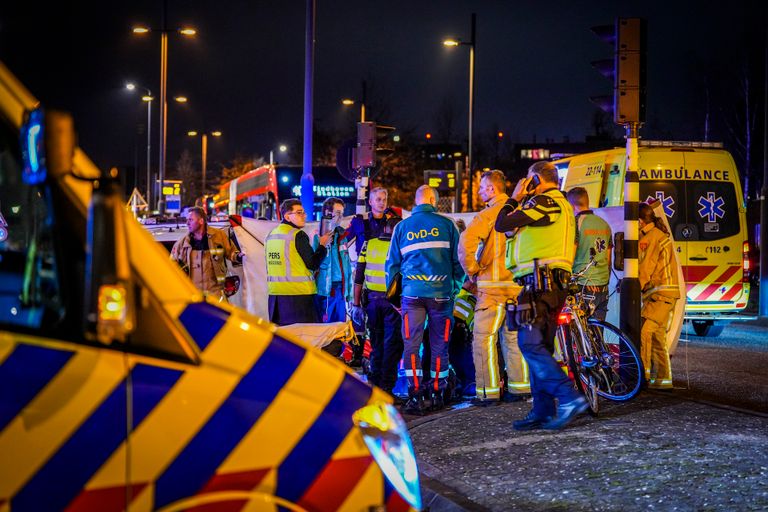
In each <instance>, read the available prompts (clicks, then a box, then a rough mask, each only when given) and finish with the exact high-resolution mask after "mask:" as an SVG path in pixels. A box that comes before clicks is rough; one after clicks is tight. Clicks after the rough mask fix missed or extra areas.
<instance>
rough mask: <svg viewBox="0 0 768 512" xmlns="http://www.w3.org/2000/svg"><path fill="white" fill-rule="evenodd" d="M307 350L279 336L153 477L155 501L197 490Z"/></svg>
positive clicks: (160, 502)
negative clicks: (212, 413) (176, 453)
mask: <svg viewBox="0 0 768 512" xmlns="http://www.w3.org/2000/svg"><path fill="white" fill-rule="evenodd" d="M304 354H306V351H305V350H304V349H303V348H301V347H299V346H298V345H295V344H293V343H291V342H289V341H286V340H284V339H282V338H280V337H278V336H275V337H274V338H273V339H272V342H271V343H270V344H269V346H268V347H267V349H266V350H265V351H264V353H263V354H262V355H261V357H260V358H259V359H258V360H257V361H256V363H255V364H254V365H253V367H251V369H250V370H249V371H248V373H247V374H246V375H245V376H244V377H243V378H242V380H241V381H240V383H239V384H238V385H237V386H236V387H235V388H234V389H233V390H232V392H231V393H230V395H229V396H228V397H227V399H226V400H225V401H224V402H223V403H222V404H221V406H220V407H219V409H218V410H217V411H216V413H215V414H214V415H213V416H212V417H211V418H210V419H209V420H208V422H207V423H206V424H205V426H204V427H203V428H202V429H201V430H200V431H199V432H198V433H197V434H196V435H195V436H194V438H193V439H192V440H191V441H190V442H189V443H188V444H187V445H186V447H185V448H184V450H183V451H182V452H181V453H180V454H179V455H178V457H176V459H175V460H174V461H173V463H171V465H170V466H169V467H168V468H167V469H166V470H165V472H164V473H163V474H162V475H161V476H160V477H159V478H158V479H157V483H156V486H155V505H156V506H158V507H162V506H164V505H167V504H169V503H173V502H174V501H176V500H178V499H181V498H183V497H185V496H191V495H193V494H196V493H197V492H198V491H199V490H200V489H201V488H202V487H203V486H204V485H205V483H206V482H208V481H209V480H210V478H211V477H212V476H213V474H214V473H215V471H216V468H217V467H219V465H220V464H221V463H222V462H223V461H224V459H225V458H226V457H227V456H228V455H229V453H230V452H231V451H232V450H233V449H234V448H235V446H237V444H238V443H239V442H240V440H241V439H242V438H243V436H244V435H245V434H246V433H247V432H248V430H250V428H251V427H252V426H253V424H254V423H255V422H256V421H258V419H259V417H261V415H262V414H263V413H264V411H265V410H266V408H267V407H269V405H270V404H271V402H272V400H274V398H275V396H277V394H278V393H279V392H280V390H281V389H282V387H283V385H284V384H285V383H286V382H287V381H288V379H289V378H290V377H291V375H293V372H294V371H295V370H296V368H297V367H298V366H299V363H300V362H301V360H302V358H303V357H304Z"/></svg>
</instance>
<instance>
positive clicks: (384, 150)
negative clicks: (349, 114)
mask: <svg viewBox="0 0 768 512" xmlns="http://www.w3.org/2000/svg"><path fill="white" fill-rule="evenodd" d="M394 131H395V128H394V127H392V126H382V125H377V124H376V123H374V122H372V121H366V122H362V123H357V148H355V149H356V151H355V157H354V161H355V168H356V169H365V168H368V169H370V168H373V167H376V156H377V155H385V154H389V153H392V152H393V151H394V150H395V146H394V141H393V140H392V137H391V135H392V132H394Z"/></svg>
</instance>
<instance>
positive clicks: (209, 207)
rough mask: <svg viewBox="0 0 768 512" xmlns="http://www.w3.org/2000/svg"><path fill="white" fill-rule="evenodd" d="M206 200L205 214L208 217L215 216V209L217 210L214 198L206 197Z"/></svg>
mask: <svg viewBox="0 0 768 512" xmlns="http://www.w3.org/2000/svg"><path fill="white" fill-rule="evenodd" d="M204 199H205V202H204V204H205V213H207V214H208V215H213V212H214V209H215V206H214V205H215V203H216V200H215V199H214V198H213V196H204Z"/></svg>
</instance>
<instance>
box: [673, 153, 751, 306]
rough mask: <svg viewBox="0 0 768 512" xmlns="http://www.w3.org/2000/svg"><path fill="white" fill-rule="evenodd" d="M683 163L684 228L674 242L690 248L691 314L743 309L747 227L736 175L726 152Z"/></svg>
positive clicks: (687, 156) (690, 155)
mask: <svg viewBox="0 0 768 512" xmlns="http://www.w3.org/2000/svg"><path fill="white" fill-rule="evenodd" d="M684 157H685V168H686V170H687V172H688V175H689V179H688V180H687V181H686V184H687V187H686V223H685V225H684V226H681V227H679V228H678V232H677V233H676V238H677V239H678V240H685V241H686V242H687V243H686V244H685V245H687V249H688V254H687V260H686V262H685V263H684V265H685V267H684V270H685V273H686V281H687V284H688V307H687V312H688V313H703V312H706V313H711V314H715V315H716V314H717V313H721V312H728V311H729V312H734V311H735V310H737V309H743V308H744V307H745V306H746V302H747V300H746V295H747V294H748V291H746V290H745V288H744V283H743V279H742V278H743V269H742V244H743V242H744V241H745V240H746V229H745V228H746V227H745V219H744V217H745V216H744V212H745V210H744V206H743V199H742V194H741V187H740V186H739V179H738V171H737V170H736V166H735V165H734V163H733V159H732V158H731V157H730V155H729V154H728V153H726V152H725V151H718V150H698V151H692V152H686V153H684ZM691 173H693V175H692V176H691Z"/></svg>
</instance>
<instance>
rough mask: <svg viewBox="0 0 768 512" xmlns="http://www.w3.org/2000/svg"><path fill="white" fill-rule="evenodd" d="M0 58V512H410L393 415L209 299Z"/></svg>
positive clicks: (414, 501) (372, 391)
mask: <svg viewBox="0 0 768 512" xmlns="http://www.w3.org/2000/svg"><path fill="white" fill-rule="evenodd" d="M116 183H117V180H116V172H115V171H110V172H100V171H99V170H98V169H97V168H96V167H95V166H94V165H93V163H92V162H91V161H90V160H89V159H88V158H87V157H86V155H85V154H84V153H83V152H82V151H80V150H79V149H78V148H76V147H75V137H74V129H73V123H72V119H71V117H69V116H68V115H66V114H63V113H60V112H54V111H44V110H43V109H42V108H41V107H40V105H39V104H38V102H37V101H36V100H35V98H34V97H33V96H32V95H31V94H30V93H29V92H28V91H27V90H26V89H25V88H24V87H23V86H22V85H21V84H20V83H19V82H18V81H17V80H16V78H15V77H13V76H12V75H11V73H10V72H9V71H8V69H7V68H5V67H4V66H3V65H2V64H1V63H0V511H1V512H6V511H42V510H70V511H80V510H98V511H112V510H114V511H119V510H132V511H133V510H135V511H146V510H166V511H173V510H190V509H194V510H211V511H212V510H249V511H250V510H277V509H278V508H280V509H285V510H350V511H369V510H385V509H386V510H416V509H419V508H420V507H421V496H420V489H419V475H418V468H417V465H416V460H415V456H414V452H413V448H412V445H411V441H410V438H409V436H408V433H407V430H406V428H405V425H404V423H403V420H402V418H401V417H400V416H399V414H398V413H397V411H396V410H395V409H394V408H393V406H392V404H391V399H390V398H389V396H388V395H387V394H386V393H384V392H383V391H381V390H379V389H376V388H372V387H371V386H369V385H368V384H367V383H365V382H363V381H362V380H360V379H359V378H358V377H357V376H356V375H354V374H353V373H352V372H350V371H349V370H348V369H347V368H346V367H345V366H344V365H343V364H341V363H339V362H338V361H336V360H335V359H333V358H332V357H330V356H328V355H326V354H325V353H323V352H321V351H319V350H316V349H313V348H311V347H310V346H309V345H307V344H305V343H303V342H302V341H300V340H297V339H295V338H293V337H291V336H290V335H288V334H286V333H283V332H281V331H280V330H279V329H278V328H276V327H275V326H274V325H272V324H270V323H269V322H267V321H265V320H263V319H261V318H258V317H256V316H253V315H250V314H248V313H247V312H245V311H243V310H241V309H238V308H235V307H232V306H230V305H228V304H219V303H215V302H208V301H206V300H205V299H204V297H203V296H202V295H201V294H200V293H199V291H198V290H197V289H196V288H195V287H194V286H193V285H192V283H191V282H190V281H189V279H188V278H187V277H186V276H185V275H184V274H183V273H182V271H181V270H180V269H179V268H177V266H176V265H175V264H173V263H172V262H171V261H170V260H169V258H168V253H167V252H166V251H165V250H164V249H163V248H162V247H161V246H160V245H159V244H157V243H156V242H155V241H154V240H153V238H152V237H151V235H150V234H149V233H147V231H146V230H144V229H142V227H141V226H140V225H139V224H138V223H137V222H136V221H135V220H134V219H133V218H132V217H131V216H130V215H129V214H127V213H126V211H125V207H124V204H123V200H122V199H121V197H122V196H121V194H120V193H119V189H118V186H117V184H116Z"/></svg>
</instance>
